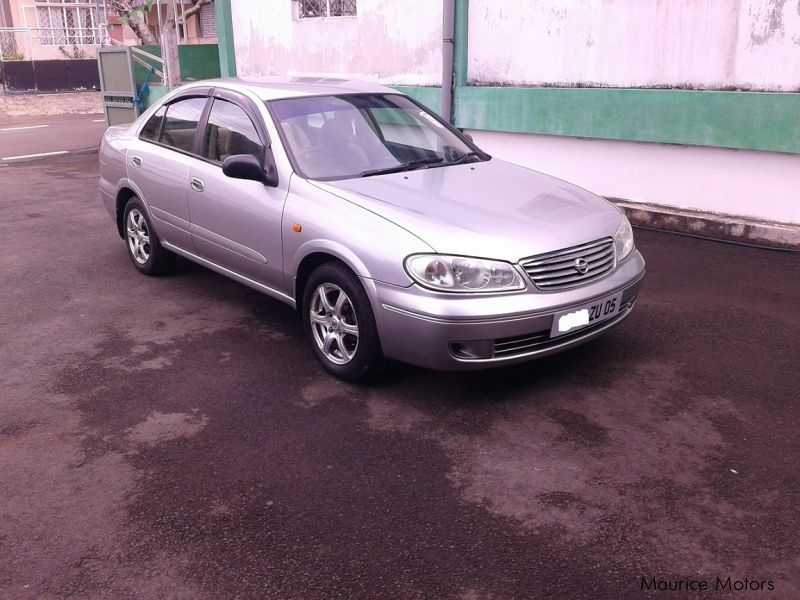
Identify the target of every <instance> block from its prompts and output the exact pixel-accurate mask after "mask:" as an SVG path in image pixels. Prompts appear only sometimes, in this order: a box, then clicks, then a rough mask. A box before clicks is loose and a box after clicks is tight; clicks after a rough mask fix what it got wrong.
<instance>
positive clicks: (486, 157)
mask: <svg viewBox="0 0 800 600" xmlns="http://www.w3.org/2000/svg"><path fill="white" fill-rule="evenodd" d="M325 96H333V97H336V98H338V97H348V98H352V97H363V96H401V97H402V98H405V99H406V100H409V101H410V102H411V103H412V104H414V105H415V106H417V108H419V109H421V110H424V111H425V112H426V113H428V114H429V115H430V116H431V117H432V118H433V119H435V120H436V121H438V122H439V123H441V124H442V125H444V128H445V129H447V130H448V131H450V132H451V133H454V134H455V135H456V136H457V137H458V138H459V139H460V140H461V141H462V142H464V144H465V145H466V146H467V147H468V148H469V149H470V150H472V151H473V152H476V153H478V154H480V155H481V156H483V157H484V160H487V161H488V160H491V159H492V155H491V154H489V153H488V152H486V151H485V150H481V149H480V148H478V146H477V145H476V144H475V142H473V141H472V140H471V139H470V138H468V137H467V136H465V135H464V134H463V133H462V132H461V131H459V130H458V129H456V128H455V127H454V126H453V125H451V124H450V123H448V122H447V121H445V120H444V119H442V117H440V116H439V115H438V113H437V112H436V111H434V110H431V109H430V108H428V107H427V106H425V105H424V104H420V103H419V102H417V101H416V100H415V99H414V98H412V97H411V96H407V95H406V94H403V93H401V92H394V93H392V92H356V93H345V94H304V95H302V96H289V97H286V98H273V99H271V100H265V101H264V104H265V105H266V107H267V112H268V113H269V116H270V118H271V119H272V124H273V125H274V126H275V130H276V131H277V132H278V138H280V141H281V144H282V145H283V151H284V153H285V154H286V157H287V158H288V159H289V164H290V165H291V166H292V170H293V171H294V172H295V173H297V175H298V176H299V177H302V178H303V179H305V180H306V181H322V182H326V181H346V180H347V179H349V178H347V177H309V176H307V175H306V174H305V173H304V172H303V170H302V169H300V168H299V167H298V164H297V159H295V157H294V150H293V149H292V147H291V145H289V144H288V143H287V141H286V133H285V132H284V131H283V127H282V126H281V121H280V119H278V117H277V115H276V114H275V111H274V110H273V108H272V106H271V105H272V103H273V102H280V101H281V100H300V99H303V98H322V97H325ZM371 118H373V117H371ZM376 126H377V123H376ZM379 131H381V130H380V127H378V129H377V131H376V133H378V132H379ZM379 135H380V136H381V137H382V135H381V134H379Z"/></svg>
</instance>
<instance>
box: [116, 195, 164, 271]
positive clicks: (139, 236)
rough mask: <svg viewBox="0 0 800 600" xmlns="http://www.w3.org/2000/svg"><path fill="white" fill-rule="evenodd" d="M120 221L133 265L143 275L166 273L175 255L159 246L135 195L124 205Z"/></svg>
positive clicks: (143, 209) (140, 202)
mask: <svg viewBox="0 0 800 600" xmlns="http://www.w3.org/2000/svg"><path fill="white" fill-rule="evenodd" d="M122 223H123V232H124V235H125V246H126V247H127V249H128V257H129V258H130V259H131V262H132V263H133V266H134V267H136V268H137V269H138V270H139V272H140V273H144V274H145V275H164V274H166V273H168V272H169V271H170V270H171V269H172V265H173V263H174V262H175V255H174V254H173V253H172V252H170V251H169V250H166V249H164V248H163V247H162V246H161V242H160V241H159V239H158V236H157V235H156V232H155V230H153V227H152V225H151V224H150V218H149V217H148V216H147V210H146V209H145V207H144V203H143V202H142V201H141V200H140V199H139V198H137V197H136V196H134V197H133V198H131V199H130V200H128V203H127V204H126V205H125V212H124V214H123V221H122Z"/></svg>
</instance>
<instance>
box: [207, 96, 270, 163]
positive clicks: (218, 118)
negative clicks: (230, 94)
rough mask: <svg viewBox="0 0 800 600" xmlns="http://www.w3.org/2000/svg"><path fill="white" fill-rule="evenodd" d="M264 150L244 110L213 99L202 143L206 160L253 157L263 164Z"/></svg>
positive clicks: (216, 160) (217, 161)
mask: <svg viewBox="0 0 800 600" xmlns="http://www.w3.org/2000/svg"><path fill="white" fill-rule="evenodd" d="M264 153H265V147H264V144H263V143H262V142H261V138H259V137H258V131H256V127H255V125H253V122H252V121H251V120H250V117H248V116H247V113H246V112H245V111H244V109H243V108H242V107H240V106H238V105H236V104H234V103H233V102H228V101H227V100H222V99H220V98H215V99H214V104H213V105H212V106H211V112H210V113H209V114H208V125H207V126H206V133H205V137H204V140H203V154H202V155H203V157H204V158H207V159H208V160H210V161H213V162H215V163H220V164H221V163H222V162H223V161H224V160H225V159H226V158H228V157H229V156H233V155H236V154H250V155H251V156H255V157H256V158H257V159H258V162H260V163H261V165H262V166H263V165H264Z"/></svg>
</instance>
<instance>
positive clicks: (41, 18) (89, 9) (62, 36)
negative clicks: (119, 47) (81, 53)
mask: <svg viewBox="0 0 800 600" xmlns="http://www.w3.org/2000/svg"><path fill="white" fill-rule="evenodd" d="M32 7H33V8H35V14H36V25H37V27H36V29H38V33H37V38H38V41H39V44H40V45H42V46H71V45H75V46H97V45H99V44H100V43H101V41H102V37H103V36H102V32H101V26H100V11H99V9H98V6H97V4H96V3H94V2H91V1H90V0H34V3H33V5H32ZM68 13H70V14H71V15H72V22H73V24H72V26H69V24H68V22H69V19H68V18H67V14H68ZM54 14H57V15H60V17H61V19H62V24H61V26H58V27H56V26H54V25H53V15H54ZM45 15H46V16H45ZM87 15H88V16H89V21H90V22H91V25H90V26H89V27H84V21H83V19H84V17H86V16H87ZM43 22H44V23H43Z"/></svg>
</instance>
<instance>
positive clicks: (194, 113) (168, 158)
mask: <svg viewBox="0 0 800 600" xmlns="http://www.w3.org/2000/svg"><path fill="white" fill-rule="evenodd" d="M207 93H208V91H207V90H206V94H207ZM207 102H208V96H207V95H202V96H197V95H193V96H190V97H180V98H178V99H176V100H174V101H172V102H170V103H169V104H165V105H164V106H162V107H161V108H159V109H158V110H157V111H156V112H155V113H154V114H153V116H152V117H151V118H150V119H149V120H148V121H147V123H146V124H145V125H144V127H142V130H141V132H140V133H139V137H138V139H136V140H135V141H134V142H133V143H132V144H131V146H130V147H129V148H128V153H127V161H128V169H127V170H128V178H129V179H130V180H131V181H133V182H134V183H135V184H136V186H137V187H138V188H139V190H140V192H141V194H142V196H143V197H144V198H143V200H144V202H145V203H146V204H147V207H148V209H149V211H150V216H151V217H152V219H153V221H154V223H153V226H154V227H155V229H156V232H157V233H158V236H159V238H160V239H161V241H162V242H166V243H167V244H171V245H173V246H176V247H178V248H181V249H183V250H185V251H187V252H191V253H193V254H194V253H196V252H195V249H194V246H193V243H192V239H191V233H190V231H189V225H190V221H189V198H188V195H189V192H188V190H189V171H190V169H191V164H192V152H193V150H194V144H195V135H196V132H197V128H198V125H199V123H200V120H201V116H202V114H203V110H204V108H205V106H206V104H207Z"/></svg>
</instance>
